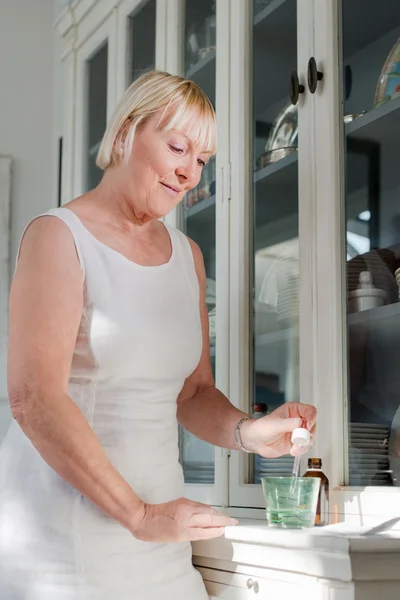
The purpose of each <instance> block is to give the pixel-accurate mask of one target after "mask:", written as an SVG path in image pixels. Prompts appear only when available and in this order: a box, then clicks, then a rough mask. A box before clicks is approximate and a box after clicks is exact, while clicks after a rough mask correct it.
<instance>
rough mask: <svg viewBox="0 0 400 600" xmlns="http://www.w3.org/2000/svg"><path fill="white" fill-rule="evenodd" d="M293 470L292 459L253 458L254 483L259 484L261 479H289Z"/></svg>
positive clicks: (287, 457) (282, 457)
mask: <svg viewBox="0 0 400 600" xmlns="http://www.w3.org/2000/svg"><path fill="white" fill-rule="evenodd" d="M292 470H293V457H292V456H289V455H286V456H280V457H279V458H261V457H260V456H256V457H255V469H254V483H260V478H261V477H290V476H291V475H292Z"/></svg>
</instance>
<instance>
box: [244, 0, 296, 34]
mask: <svg viewBox="0 0 400 600" xmlns="http://www.w3.org/2000/svg"><path fill="white" fill-rule="evenodd" d="M291 3H292V5H293V4H295V3H294V2H293V0H273V1H272V2H271V3H270V4H268V5H267V6H266V7H265V8H262V9H261V10H259V11H258V12H257V14H256V15H255V16H254V27H257V25H260V24H261V25H262V23H263V21H264V20H265V19H268V18H271V16H272V15H273V13H275V17H276V14H277V13H279V11H283V10H285V9H287V7H288V6H290V4H291ZM284 5H286V6H284ZM290 9H291V10H293V6H291V7H290ZM294 10H295V11H296V7H294ZM281 17H282V14H279V15H278V18H281Z"/></svg>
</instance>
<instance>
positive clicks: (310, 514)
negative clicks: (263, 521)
mask: <svg viewBox="0 0 400 600" xmlns="http://www.w3.org/2000/svg"><path fill="white" fill-rule="evenodd" d="M261 482H262V488H263V493H264V500H265V508H266V513H267V522H268V525H269V526H270V527H281V528H284V529H304V528H307V527H313V526H314V522H315V513H316V510H317V503H318V496H319V487H320V480H319V479H318V478H315V477H261Z"/></svg>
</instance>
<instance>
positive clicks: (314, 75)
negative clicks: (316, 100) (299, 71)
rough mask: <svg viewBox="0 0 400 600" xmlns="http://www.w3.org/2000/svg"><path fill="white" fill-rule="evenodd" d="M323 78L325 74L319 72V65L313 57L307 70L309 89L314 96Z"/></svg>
mask: <svg viewBox="0 0 400 600" xmlns="http://www.w3.org/2000/svg"><path fill="white" fill-rule="evenodd" d="M323 77H324V74H323V73H322V72H321V71H318V69H317V63H316V61H315V58H314V57H313V56H312V57H311V58H310V60H309V61H308V68H307V80H308V89H309V90H310V92H311V93H312V94H314V92H315V90H316V89H317V85H318V81H321V79H323Z"/></svg>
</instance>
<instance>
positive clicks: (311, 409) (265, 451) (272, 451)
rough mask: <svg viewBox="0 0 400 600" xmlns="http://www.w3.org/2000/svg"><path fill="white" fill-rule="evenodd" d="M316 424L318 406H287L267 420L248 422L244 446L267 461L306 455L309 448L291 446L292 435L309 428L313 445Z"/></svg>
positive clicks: (242, 432)
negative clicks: (300, 429)
mask: <svg viewBox="0 0 400 600" xmlns="http://www.w3.org/2000/svg"><path fill="white" fill-rule="evenodd" d="M316 420H317V409H316V408H315V406H311V405H309V404H301V403H299V402H286V403H285V404H283V405H282V406H280V407H279V408H277V409H276V410H274V411H273V412H272V413H271V414H269V415H266V416H265V417H261V418H260V419H251V420H249V421H245V422H244V423H243V425H242V427H241V430H240V434H241V438H242V443H243V446H244V447H245V448H246V450H249V451H250V452H254V453H255V454H259V455H260V456H263V457H265V458H276V457H278V456H282V455H284V454H291V455H292V456H294V455H295V454H304V453H305V452H307V451H308V450H309V446H303V447H302V448H301V449H299V448H298V447H296V448H295V447H294V446H293V445H292V443H291V437H292V432H293V430H294V429H296V428H297V427H305V428H306V429H308V430H309V431H310V434H311V443H312V439H313V437H314V433H315V428H316Z"/></svg>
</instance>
